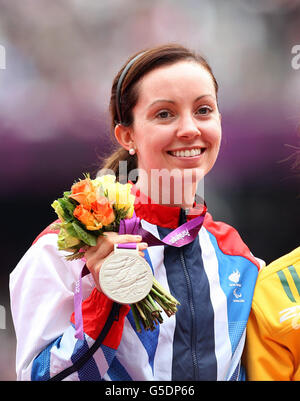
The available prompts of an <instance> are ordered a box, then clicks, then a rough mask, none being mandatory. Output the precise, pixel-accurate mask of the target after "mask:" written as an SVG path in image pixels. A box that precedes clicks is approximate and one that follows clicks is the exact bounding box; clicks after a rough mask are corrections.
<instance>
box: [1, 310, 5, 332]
mask: <svg viewBox="0 0 300 401" xmlns="http://www.w3.org/2000/svg"><path fill="white" fill-rule="evenodd" d="M0 329H2V330H5V329H6V318H5V308H4V306H3V305H0Z"/></svg>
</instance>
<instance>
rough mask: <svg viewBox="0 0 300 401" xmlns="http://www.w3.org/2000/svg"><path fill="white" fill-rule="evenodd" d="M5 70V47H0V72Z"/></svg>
mask: <svg viewBox="0 0 300 401" xmlns="http://www.w3.org/2000/svg"><path fill="white" fill-rule="evenodd" d="M5 69H6V52H5V47H4V46H2V45H0V70H5Z"/></svg>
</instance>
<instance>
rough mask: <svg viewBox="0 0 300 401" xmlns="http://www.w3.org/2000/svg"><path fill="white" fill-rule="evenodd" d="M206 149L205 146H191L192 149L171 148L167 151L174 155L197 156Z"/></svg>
mask: <svg viewBox="0 0 300 401" xmlns="http://www.w3.org/2000/svg"><path fill="white" fill-rule="evenodd" d="M204 151H205V148H190V149H178V150H169V151H168V152H167V153H168V154H169V155H171V156H174V157H197V156H200V155H201V154H202V153H203V152H204Z"/></svg>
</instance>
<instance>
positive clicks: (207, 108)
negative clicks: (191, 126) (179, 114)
mask: <svg viewBox="0 0 300 401" xmlns="http://www.w3.org/2000/svg"><path fill="white" fill-rule="evenodd" d="M211 112H212V108H211V107H210V106H202V107H200V108H199V109H198V110H197V114H201V115H207V114H209V113H211Z"/></svg>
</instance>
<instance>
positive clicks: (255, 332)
mask: <svg viewBox="0 0 300 401" xmlns="http://www.w3.org/2000/svg"><path fill="white" fill-rule="evenodd" d="M297 334H298V333H296V332H294V333H293V332H291V331H290V332H288V333H285V334H283V336H282V338H281V339H280V338H278V337H277V336H276V335H275V334H274V333H272V331H270V330H269V328H268V327H267V326H266V325H265V321H264V319H263V318H262V317H261V316H260V315H259V314H257V313H255V312H254V310H253V309H252V311H251V313H250V318H249V321H248V325H247V341H246V347H245V353H244V365H245V367H246V372H247V379H248V380H250V381H287V380H293V377H294V374H295V368H294V366H295V361H294V358H295V356H296V357H297V359H298V360H299V351H298V349H297V348H298V347H297V342H295V339H296V336H297Z"/></svg>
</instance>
